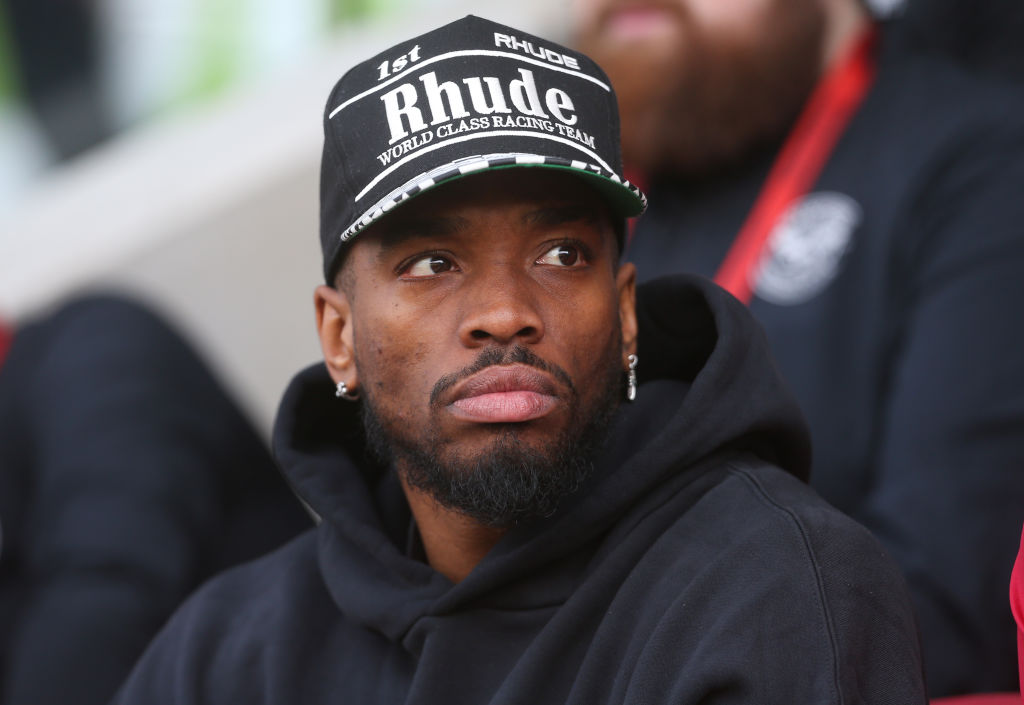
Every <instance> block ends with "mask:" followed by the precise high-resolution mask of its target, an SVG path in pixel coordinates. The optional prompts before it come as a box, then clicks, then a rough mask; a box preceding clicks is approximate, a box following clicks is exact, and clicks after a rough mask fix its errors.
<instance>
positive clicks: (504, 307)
mask: <svg viewBox="0 0 1024 705" xmlns="http://www.w3.org/2000/svg"><path fill="white" fill-rule="evenodd" d="M527 278H528V277H526V276H525V275H520V276H516V275H510V274H508V273H507V272H505V273H500V274H499V273H480V274H479V275H478V276H476V277H474V281H473V284H472V285H471V286H469V287H466V289H465V291H464V295H465V300H464V305H463V310H464V311H465V315H464V316H463V318H462V321H461V322H460V325H459V338H460V339H461V340H462V343H463V344H464V345H466V346H467V347H478V346H480V345H484V344H486V343H488V342H490V341H493V342H497V343H501V344H509V343H513V342H515V343H524V344H529V343H536V342H539V341H540V339H541V338H543V337H544V322H543V319H542V317H541V314H540V310H539V308H538V306H537V300H536V298H535V295H534V294H535V292H532V291H531V287H530V285H529V282H527V281H525V279H527Z"/></svg>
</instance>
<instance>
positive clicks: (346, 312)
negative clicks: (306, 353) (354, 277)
mask: <svg viewBox="0 0 1024 705" xmlns="http://www.w3.org/2000/svg"><path fill="white" fill-rule="evenodd" d="M313 303H314V306H315V307H316V328H317V332H318V333H319V334H320V349H321V351H323V355H324V363H325V364H326V365H327V371H328V372H329V373H330V375H331V379H333V380H334V382H335V383H338V382H344V383H345V385H346V386H347V387H348V389H349V391H350V392H354V391H356V389H357V387H358V383H359V375H358V373H357V371H356V361H355V353H354V348H353V345H352V339H353V338H352V307H351V306H350V304H349V300H348V297H347V296H346V295H345V293H344V292H343V291H339V290H338V289H332V288H331V287H329V286H326V285H320V286H318V287H317V288H316V291H315V292H313Z"/></svg>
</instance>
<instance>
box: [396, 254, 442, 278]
mask: <svg viewBox="0 0 1024 705" xmlns="http://www.w3.org/2000/svg"><path fill="white" fill-rule="evenodd" d="M452 269H454V266H453V265H452V262H451V260H450V259H448V258H447V257H441V256H440V255H427V256H426V257H420V258H419V259H418V260H414V261H413V262H412V263H411V264H410V265H409V266H408V267H407V268H406V269H405V271H404V272H402V274H403V276H406V277H432V276H434V275H435V274H442V273H444V272H450V271H451V270H452Z"/></svg>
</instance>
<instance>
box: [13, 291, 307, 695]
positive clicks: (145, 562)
mask: <svg viewBox="0 0 1024 705" xmlns="http://www.w3.org/2000/svg"><path fill="white" fill-rule="evenodd" d="M2 333H4V331H2V330H0V353H2V352H3V348H4V345H3V340H4V339H5V338H6V340H7V341H8V343H9V349H8V350H7V354H6V356H3V355H2V354H0V358H2V359H0V528H2V539H0V703H3V705H21V704H23V703H33V704H34V705H49V704H51V703H52V704H54V705H56V704H58V703H60V704H63V703H76V705H92V704H97V705H98V704H99V703H105V702H107V701H108V700H109V699H110V697H111V696H112V695H113V694H114V691H115V690H116V688H117V687H118V685H119V684H120V683H121V681H122V680H123V679H124V677H125V676H126V675H127V673H128V671H129V669H130V668H131V666H132V664H133V663H134V662H135V660H136V659H137V658H138V656H139V654H140V653H141V652H142V650H143V648H144V647H145V645H146V644H147V642H148V641H149V640H150V639H151V638H152V636H153V634H154V633H156V631H157V630H158V629H159V628H160V626H161V625H162V624H163V623H164V621H165V620H166V619H167V617H168V616H169V615H170V614H171V612H172V611H173V610H174V609H175V607H177V606H178V604H179V603H180V602H181V601H182V600H183V599H184V597H185V596H186V595H187V594H188V593H189V592H190V591H191V590H192V589H193V588H195V587H196V586H197V585H198V584H199V583H200V582H201V581H202V580H203V579H205V578H206V577H208V576H210V575H212V574H213V573H215V572H217V571H219V570H221V569H224V568H226V567H228V566H231V565H234V564H236V563H238V562H240V561H243V560H247V559H249V558H252V557H255V556H257V555H259V554H261V553H263V552H266V551H269V550H270V549H272V548H274V547H276V546H277V545H279V544H280V543H282V542H284V541H285V540H287V539H289V538H291V537H292V536H294V535H295V534H297V533H299V532H300V531H301V530H303V529H305V528H306V527H308V526H310V525H311V521H310V520H309V518H308V516H307V515H306V514H305V512H304V510H303V509H302V508H301V505H300V504H299V502H298V501H297V500H296V499H295V497H294V495H293V494H292V493H291V492H290V490H289V489H288V487H287V485H286V484H285V482H284V481H283V479H282V478H281V476H280V474H279V473H278V471H277V469H276V467H275V465H274V462H273V460H272V459H271V457H270V454H269V452H268V451H267V449H266V447H265V446H264V444H263V443H262V441H261V440H260V439H259V437H258V436H257V435H256V433H255V431H254V430H253V429H252V428H251V426H250V424H249V423H248V421H247V420H246V419H245V418H244V417H243V416H242V414H241V413H240V412H239V411H238V409H237V408H236V407H235V405H234V403H233V402H232V401H231V400H230V399H229V397H228V395H227V394H226V393H225V392H224V391H223V389H222V388H221V387H220V385H219V384H218V383H217V382H216V380H214V378H213V377H212V376H211V374H210V372H209V371H208V370H207V369H206V367H205V366H204V365H203V363H202V362H201V360H200V359H199V358H198V357H197V356H196V354H195V353H194V352H193V351H192V350H191V349H190V348H189V347H188V345H187V344H186V343H185V341H184V340H182V338H181V337H180V336H178V335H177V334H176V333H175V332H174V331H173V330H172V329H171V328H170V327H168V326H167V324H166V323H164V322H163V321H162V320H161V319H160V318H159V317H158V316H156V315H155V314H154V313H152V312H151V311H149V310H148V309H147V308H145V307H144V306H142V305H141V304H138V303H135V302H132V301H130V300H126V299H123V298H119V297H112V296H89V297H84V298H79V299H76V300H73V301H71V302H68V303H66V304H65V305H63V306H62V307H61V308H60V309H59V310H57V311H56V312H54V313H52V314H50V315H48V316H46V317H44V318H41V319H39V320H35V321H30V322H26V323H25V324H24V325H20V326H19V327H18V328H17V329H16V330H14V331H12V330H10V329H8V330H7V331H6V335H4V334H2ZM12 336H13V337H12Z"/></svg>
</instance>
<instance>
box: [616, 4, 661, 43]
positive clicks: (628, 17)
mask: <svg viewBox="0 0 1024 705" xmlns="http://www.w3.org/2000/svg"><path fill="white" fill-rule="evenodd" d="M675 24H676V17H675V15H674V14H673V13H672V12H671V10H670V9H669V8H666V7H663V6H660V5H657V4H627V5H623V6H619V7H614V8H612V9H611V10H610V11H609V12H608V13H607V14H606V15H605V17H604V28H603V29H604V34H605V37H606V38H607V39H608V40H610V41H616V42H639V41H649V40H652V39H663V38H668V37H673V36H674V35H675V33H676V31H677V29H676V26H675Z"/></svg>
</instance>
